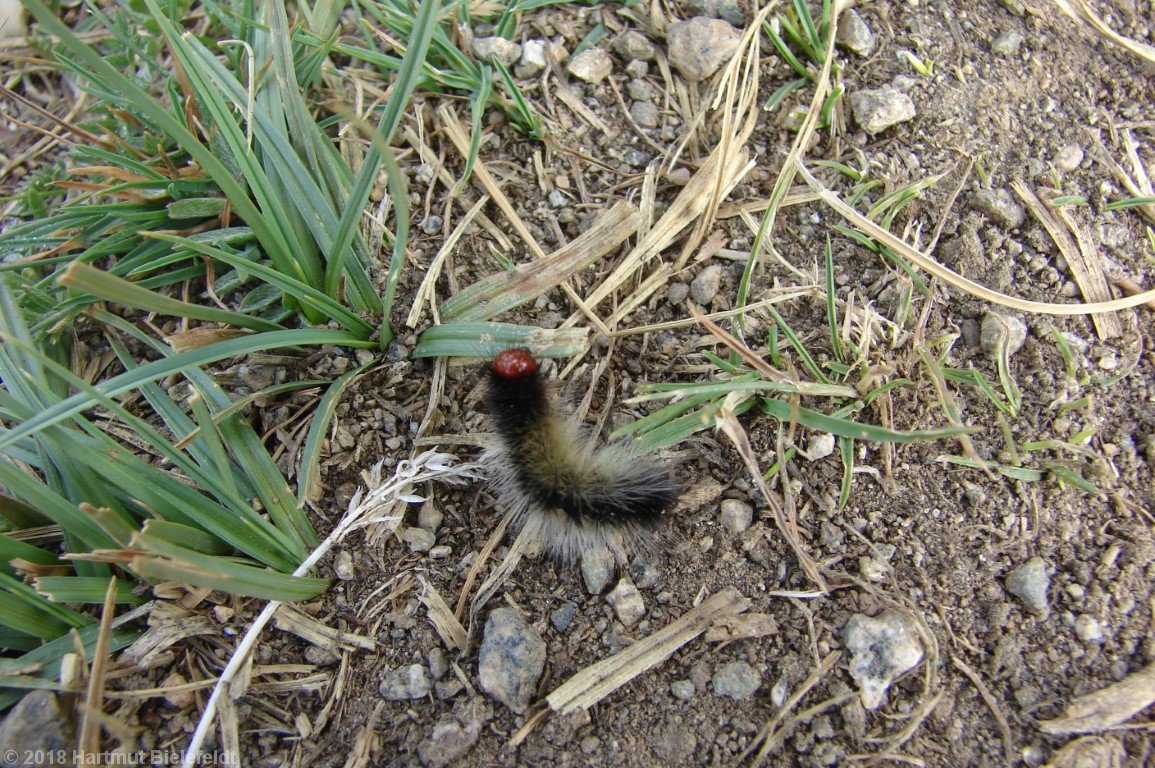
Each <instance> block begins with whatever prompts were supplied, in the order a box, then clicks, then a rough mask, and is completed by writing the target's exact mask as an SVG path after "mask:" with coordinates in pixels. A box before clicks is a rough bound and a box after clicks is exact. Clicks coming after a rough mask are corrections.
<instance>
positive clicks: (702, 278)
mask: <svg viewBox="0 0 1155 768" xmlns="http://www.w3.org/2000/svg"><path fill="white" fill-rule="evenodd" d="M721 284H722V265H721V264H711V265H710V266H708V267H706V268H705V269H703V270H702V271H701V272H699V273H698V275H697V276H696V277H695V278H694V280H693V282H691V283H690V298H691V299H693V300H694V301H695V302H697V303H698V304H701V305H703V306H705V305H707V304H709V303H710V302H711V301H713V300H714V297H715V296H717V295H718V288H719V286H721Z"/></svg>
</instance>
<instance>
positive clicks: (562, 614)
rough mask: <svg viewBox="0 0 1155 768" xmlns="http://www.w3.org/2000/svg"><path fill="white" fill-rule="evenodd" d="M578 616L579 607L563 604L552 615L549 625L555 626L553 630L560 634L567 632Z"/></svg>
mask: <svg viewBox="0 0 1155 768" xmlns="http://www.w3.org/2000/svg"><path fill="white" fill-rule="evenodd" d="M575 614H577V606H576V605H574V604H573V603H562V604H561V606H560V607H559V608H558V609H557V610H555V611H553V612H552V613H550V615H549V623H550V624H553V628H554V629H556V630H557V631H558V632H559V633H561V632H565V631H566V630H567V629H568V628H569V625H570V622H572V621H573V617H574V615H575Z"/></svg>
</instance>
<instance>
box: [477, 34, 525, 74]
mask: <svg viewBox="0 0 1155 768" xmlns="http://www.w3.org/2000/svg"><path fill="white" fill-rule="evenodd" d="M473 55H474V56H476V57H477V58H479V59H481V60H483V61H489V60H491V59H496V60H497V61H500V62H501V63H502V65H503V66H505V67H512V66H513V63H514V62H515V61H517V60H518V58H520V57H521V46H520V45H518V44H517V43H515V42H513V41H512V40H507V39H505V38H504V37H478V38H476V39H474V41H473Z"/></svg>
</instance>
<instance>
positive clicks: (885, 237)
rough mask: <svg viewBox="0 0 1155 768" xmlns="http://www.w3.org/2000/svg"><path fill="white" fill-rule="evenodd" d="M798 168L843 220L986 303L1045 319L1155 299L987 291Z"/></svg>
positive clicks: (1148, 295)
mask: <svg viewBox="0 0 1155 768" xmlns="http://www.w3.org/2000/svg"><path fill="white" fill-rule="evenodd" d="M796 166H797V168H798V175H799V176H801V177H802V178H803V180H804V181H805V182H806V183H807V184H809V185H810V188H811V189H813V190H814V191H815V192H816V193H818V196H819V197H820V198H822V202H824V203H826V204H827V205H828V206H830V207H831V208H832V209H834V211H835V212H836V213H837V214H838V215H839V216H841V217H842V218H844V219H846V221H848V222H849V223H850V224H852V225H853V226H854V227H855V228H856V229H858V230H859V231H861V232H862V233H864V234H865V235H867V236H869V237H871V238H873V239H874V240H875V241H877V242H879V243H881V244H882V245H885V246H888V247H889V248H892V249H894V250H895V251H897V252H898V253H899V254H900V255H901V256H903V257H904V258H906V259H907V260H908V261H910V262H912V263H913V264H914V265H915V266H917V267H921V268H922V269H925V270H926V271H927V272H930V273H931V274H932V275H934V276H935V277H937V278H940V279H942V280H944V281H946V282H948V283H950V284H951V285H953V286H954V287H955V288H958V289H959V290H961V291H965V292H967V293H969V294H971V295H972V296H975V297H977V298H980V299H983V300H984V301H989V302H991V303H992V304H999V305H1001V306H1004V307H1010V308H1011V309H1018V310H1021V311H1023V312H1036V313H1040V314H1045V315H1093V314H1096V313H1101V312H1115V311H1118V310H1120V309H1130V308H1132V307H1137V306H1139V305H1140V304H1146V303H1147V302H1149V301H1152V300H1153V299H1155V289H1153V290H1149V291H1144V292H1143V293H1141V294H1138V295H1136V296H1128V297H1126V298H1122V299H1112V300H1111V301H1103V302H1094V303H1090V304H1051V303H1047V302H1041V301H1027V300H1026V299H1020V298H1018V297H1015V296H1008V295H1007V294H1005V293H999V292H998V291H994V290H991V289H990V288H987V287H986V286H985V285H980V284H979V283H976V282H975V281H973V280H971V279H969V278H966V277H963V276H962V275H960V274H959V273H958V272H955V271H954V270H953V269H950V268H949V267H946V266H944V265H942V264H940V263H938V262H937V261H935V260H934V259H932V258H931V257H929V256H927V255H926V254H925V253H923V252H922V251H920V250H918V249H917V248H913V247H911V246H910V245H909V244H908V243H906V241H904V240H902V239H901V238H899V237H897V236H896V235H894V234H892V233H890V232H888V231H886V230H885V229H883V228H882V227H880V226H878V225H877V224H875V223H874V222H873V221H871V220H870V219H868V218H866V217H865V216H863V215H862V214H861V213H859V212H858V211H856V210H854V209H853V208H852V207H850V206H849V205H848V204H847V203H846V202H844V201H843V200H842V199H841V198H839V197H838V195H836V194H834V193H833V192H831V191H830V190H829V189H827V188H826V187H824V186H823V185H822V182H820V181H818V179H816V178H815V177H814V174H812V173H810V171H809V169H807V168H806V166H805V164H803V163H802V162H801V161H799V162H797V163H796Z"/></svg>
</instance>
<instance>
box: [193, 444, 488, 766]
mask: <svg viewBox="0 0 1155 768" xmlns="http://www.w3.org/2000/svg"><path fill="white" fill-rule="evenodd" d="M456 460H457V457H456V456H453V455H452V454H447V453H438V452H437V450H436V449H433V450H429V451H426V452H425V453H422V454H421V455H419V456H417V457H415V458H413V459H412V460H410V461H402V462H401V463H399V464H398V465H397V469H396V471H395V472H394V474H393V477H392V478H391V479H390V480H389V482H388V483H386V484H382V483H381V466H382V464H383V462H380V463H378V464H377V465H376V466H375V467H373V469H372V470H371V471H370V472H369V473H367V474H368V477H366V481H367V483H368V485H369V491H368V494H366V493H365V489H364V488H362V489H360V490H358V491H357V494H356V495H355V496H354V497H353V499H352V501H350V502H349V510H348V511H347V512H346V513H345V516H344V517H342V518H341V521H340V522H339V523H337V526H336V527H335V528H333V531H332V533H330V534H329V535H328V536H327V537H325V540H324V541H322V542H321V543H320V545H318V546H317V548H316V549H315V550H313V553H312V554H311V555H309V557H308V559H306V560H305V562H303V563H301V565H300V567H299V568H297V570H295V571H293V575H294V576H304V575H305V574H307V573H308V572H309V571H310V570H311V569H312V568H313V566H314V565H316V564H317V562H318V561H319V560H320V559H321V558H322V557H324V556H325V554H326V553H327V552H328V551H329V550H330V549H332V548H333V546H334V545H335V544H337V543H339V542H340V541H341V540H342V539H344V538H345V537H346V536H347V535H349V534H350V533H352V532H353V531H354V530H357V529H358V528H363V527H365V526H367V525H373V524H374V523H381V522H385V521H386V520H390V519H395V518H396V516H397V514H400V513H397V514H393V508H394V507H396V506H399V505H401V504H409V503H412V502H417V501H424V499H423V498H421V497H420V496H416V495H414V494H413V492H412V488H413V486H415V485H417V484H419V483H424V482H427V481H429V480H441V481H443V482H448V483H451V484H460V483H463V482H464V481H465V480H466V479H467V478H476V477H478V475H477V472H476V470H477V467H476V465H474V464H463V465H459V466H453V465H452V463H451V462H453V461H456ZM280 607H281V602H280V601H276V600H274V601H273V602H270V603H269V604H268V605H266V606H265V608H264V610H262V611H261V613H260V614H259V615H258V616H257V618H256V619H255V620H254V621H253V623H252V625H251V626H250V627H249V629H248V630H247V631H246V632H245V636H244V637H242V638H241V642H240V643H238V644H237V648H236V650H235V651H234V652H233V656H232V658H231V659H229V663H228V664H227V665H225V668H224V671H223V672H221V676H220V678H218V679H217V684H216V685H215V686H213V692H212V695H211V696H209V700H208V703H207V704H205V710H204V712H203V713H202V714H201V719H200V722H198V723H197V728H196V731H194V732H193V735H192V739H191V740H190V741H189V743H188V748H187V749H185V753H184V759H183V761H182V762H181V768H193V767H194V766H196V765H199V764H200V760H199V758H200V751H201V745H202V744H204V740H205V737H207V736H208V733H209V729H210V728H212V726H213V721H214V720H215V719H216V713H217V707H218V706H219V705H220V700H221V696H222V695H224V694H225V692H226V691H227V690H228V687H229V686H230V685H231V684H232V681H233V679H234V678H235V677H236V676H237V673H238V672H239V671H240V670H241V668H242V667H243V666H244V664H245V660H246V659H247V658H248V656H249V654H250V653H251V652H252V650H253V647H254V646H255V645H256V644H257V639H258V638H259V637H260V635H261V630H263V629H264V628H265V625H266V624H268V623H269V619H271V618H273V615H274V614H275V613H276V612H277V609H278V608H280Z"/></svg>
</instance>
